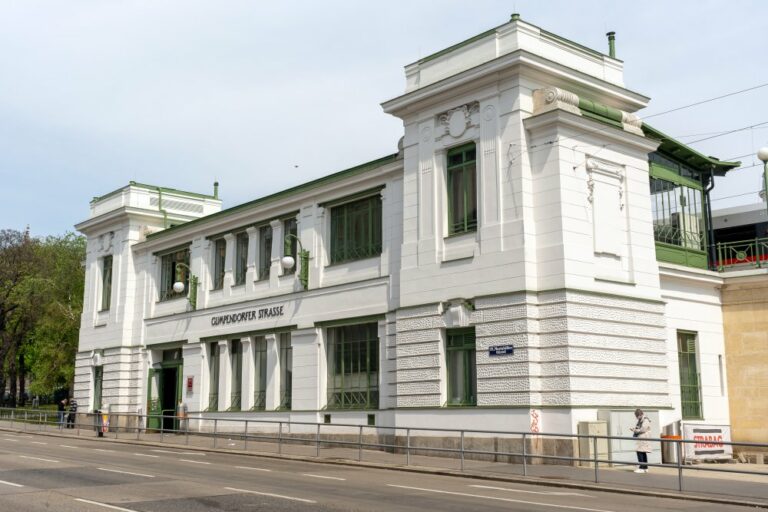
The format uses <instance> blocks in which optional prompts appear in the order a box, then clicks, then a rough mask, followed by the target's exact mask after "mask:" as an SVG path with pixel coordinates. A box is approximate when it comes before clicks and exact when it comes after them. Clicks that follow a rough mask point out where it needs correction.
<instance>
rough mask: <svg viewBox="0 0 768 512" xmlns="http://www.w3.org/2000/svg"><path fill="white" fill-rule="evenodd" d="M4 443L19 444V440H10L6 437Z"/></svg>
mask: <svg viewBox="0 0 768 512" xmlns="http://www.w3.org/2000/svg"><path fill="white" fill-rule="evenodd" d="M3 441H8V442H9V443H18V442H19V440H18V439H10V438H8V437H4V438H3Z"/></svg>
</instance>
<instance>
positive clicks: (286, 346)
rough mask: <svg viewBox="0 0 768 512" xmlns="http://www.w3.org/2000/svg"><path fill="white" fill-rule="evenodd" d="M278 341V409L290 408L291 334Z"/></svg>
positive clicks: (284, 335)
mask: <svg viewBox="0 0 768 512" xmlns="http://www.w3.org/2000/svg"><path fill="white" fill-rule="evenodd" d="M279 340H280V407H279V408H280V409H289V410H290V408H291V393H292V390H293V353H292V349H291V333H289V332H284V333H281V334H280V335H279Z"/></svg>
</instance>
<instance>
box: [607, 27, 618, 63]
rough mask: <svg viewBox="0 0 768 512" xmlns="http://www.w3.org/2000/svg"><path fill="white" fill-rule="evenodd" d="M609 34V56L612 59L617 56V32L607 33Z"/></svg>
mask: <svg viewBox="0 0 768 512" xmlns="http://www.w3.org/2000/svg"><path fill="white" fill-rule="evenodd" d="M605 35H607V36H608V56H609V57H610V58H612V59H615V58H616V32H613V31H611V32H608V33H607V34H605Z"/></svg>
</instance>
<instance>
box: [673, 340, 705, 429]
mask: <svg viewBox="0 0 768 512" xmlns="http://www.w3.org/2000/svg"><path fill="white" fill-rule="evenodd" d="M697 338H698V333H696V332H691V331H677V361H678V363H677V364H678V367H679V368H680V406H681V408H682V416H683V419H684V420H700V419H703V418H704V416H703V413H702V407H701V379H700V376H699V365H698V358H697V353H696V341H697Z"/></svg>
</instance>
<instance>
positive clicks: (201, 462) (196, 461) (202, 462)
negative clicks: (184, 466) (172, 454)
mask: <svg viewBox="0 0 768 512" xmlns="http://www.w3.org/2000/svg"><path fill="white" fill-rule="evenodd" d="M179 462H189V463H191V464H210V462H204V461H202V460H189V459H179Z"/></svg>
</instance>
